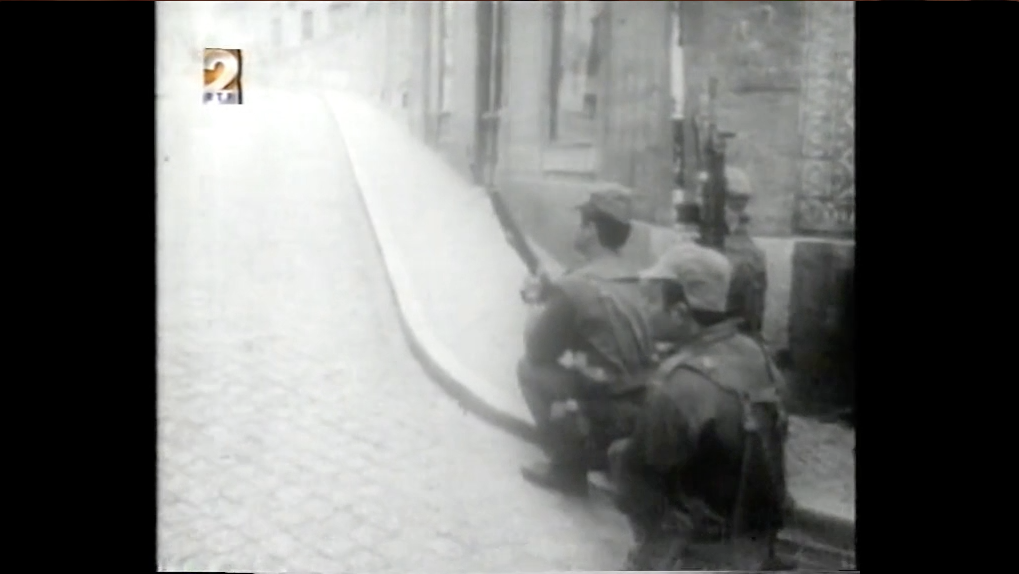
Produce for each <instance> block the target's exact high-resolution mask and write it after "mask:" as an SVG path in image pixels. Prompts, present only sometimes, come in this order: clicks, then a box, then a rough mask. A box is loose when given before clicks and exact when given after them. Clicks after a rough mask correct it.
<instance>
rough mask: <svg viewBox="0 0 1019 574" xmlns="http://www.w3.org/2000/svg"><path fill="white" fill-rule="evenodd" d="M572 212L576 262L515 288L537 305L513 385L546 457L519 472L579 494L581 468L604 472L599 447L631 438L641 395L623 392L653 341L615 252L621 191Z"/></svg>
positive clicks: (625, 224) (623, 205) (647, 364)
mask: <svg viewBox="0 0 1019 574" xmlns="http://www.w3.org/2000/svg"><path fill="white" fill-rule="evenodd" d="M579 210H580V228H579V230H578V233H577V237H576V240H575V248H576V249H577V251H578V252H580V253H581V254H582V255H583V256H584V258H585V259H586V262H585V263H584V264H583V265H582V266H581V267H579V268H578V269H575V270H573V271H570V272H569V273H567V274H566V275H565V276H563V277H562V278H560V279H558V280H557V281H554V282H549V281H547V280H546V281H541V282H538V283H535V284H529V285H526V286H525V300H528V301H529V302H534V303H539V302H540V303H541V306H540V307H536V308H535V310H536V312H535V313H534V314H533V315H532V316H531V317H530V319H529V321H528V324H527V326H526V333H525V356H524V357H523V359H521V360H520V363H519V365H518V367H517V379H518V380H519V383H520V390H521V392H522V394H523V396H524V399H525V401H526V403H527V406H528V408H529V409H530V411H531V414H532V416H533V417H534V421H535V423H536V424H537V427H538V431H539V434H540V437H541V439H542V445H543V446H544V447H545V450H546V452H547V453H548V455H549V458H550V459H551V462H550V464H547V465H541V466H536V467H525V468H524V469H522V473H523V476H524V478H525V479H527V480H528V481H530V482H532V483H534V484H537V485H539V486H542V487H545V488H552V489H556V490H559V491H562V492H566V493H569V494H574V495H581V496H583V495H586V494H587V490H588V483H587V472H588V470H589V469H591V468H592V467H595V468H596V467H598V466H601V467H603V468H604V467H605V466H607V464H608V460H607V454H608V453H607V451H608V447H609V445H610V444H612V441H614V440H616V439H619V438H622V437H625V436H629V434H630V432H631V431H632V424H631V423H632V420H633V417H634V415H635V413H636V412H637V411H638V410H639V404H640V399H641V398H642V391H643V387H642V386H641V385H639V384H637V385H632V388H631V384H632V383H633V381H634V378H639V377H640V376H643V375H646V374H648V373H649V372H650V370H651V369H652V368H653V360H654V343H653V341H652V337H651V327H650V323H649V321H648V317H647V312H646V309H647V307H646V305H645V303H644V300H643V298H642V297H641V294H640V290H639V286H638V284H637V282H636V281H635V280H634V279H635V277H636V271H637V270H636V269H633V268H631V267H630V266H629V265H628V264H627V263H626V262H625V261H624V260H623V258H622V257H621V256H620V254H619V250H620V249H622V247H623V245H625V244H626V241H627V239H628V238H629V236H630V229H631V223H630V212H631V198H630V195H629V192H628V191H627V190H625V189H624V188H621V187H614V186H613V187H610V188H607V189H604V190H602V191H598V192H595V193H593V194H591V197H590V199H589V200H588V201H587V203H585V204H583V205H581V206H580V207H579ZM538 286H541V287H542V288H541V289H540V291H542V292H544V293H543V294H542V296H541V297H540V298H539V297H536V296H534V292H535V287H538ZM564 358H568V360H566V361H564ZM564 363H565V364H564ZM581 421H583V422H582V423H581ZM585 427H586V428H585Z"/></svg>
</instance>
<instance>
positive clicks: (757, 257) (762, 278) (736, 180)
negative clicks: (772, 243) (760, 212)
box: [725, 167, 768, 338]
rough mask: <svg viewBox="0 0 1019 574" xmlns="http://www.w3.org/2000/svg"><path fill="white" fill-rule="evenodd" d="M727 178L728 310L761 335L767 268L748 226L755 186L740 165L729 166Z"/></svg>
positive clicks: (748, 329)
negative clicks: (749, 204) (749, 207)
mask: <svg viewBox="0 0 1019 574" xmlns="http://www.w3.org/2000/svg"><path fill="white" fill-rule="evenodd" d="M725 179H726V182H727V183H728V189H727V190H726V199H725V211H726V231H727V232H726V237H725V255H726V257H728V258H729V261H730V263H732V266H733V276H732V285H730V288H729V302H728V310H729V312H730V313H731V314H732V316H734V317H740V318H742V319H743V322H742V324H741V325H740V330H741V331H742V332H744V333H746V334H748V335H752V336H755V337H758V338H759V337H760V336H761V329H762V327H763V326H764V297H765V294H766V293H767V290H768V268H767V261H766V260H765V256H764V252H763V251H761V249H760V248H759V247H758V246H757V244H756V243H754V240H753V239H752V238H751V237H750V233H749V230H748V228H747V223H748V222H749V217H747V215H746V208H747V204H748V203H750V200H751V199H752V198H753V188H752V187H751V186H750V178H749V177H747V174H746V173H745V172H744V171H743V170H741V169H739V168H733V167H726V168H725Z"/></svg>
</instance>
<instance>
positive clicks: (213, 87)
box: [205, 48, 241, 92]
mask: <svg viewBox="0 0 1019 574" xmlns="http://www.w3.org/2000/svg"><path fill="white" fill-rule="evenodd" d="M218 66H222V70H220V72H219V73H218V74H217V73H216V68H217V67H218ZM240 80H241V51H240V50H227V49H222V48H206V50H205V90H206V91H209V92H219V91H223V90H226V89H227V88H228V86H229V87H230V89H233V90H238V89H239V88H240Z"/></svg>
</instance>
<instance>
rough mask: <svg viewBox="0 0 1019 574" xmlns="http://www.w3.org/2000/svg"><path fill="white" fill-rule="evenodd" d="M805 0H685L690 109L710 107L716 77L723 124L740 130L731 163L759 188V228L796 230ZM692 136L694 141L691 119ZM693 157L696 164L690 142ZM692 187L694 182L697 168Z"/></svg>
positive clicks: (780, 233) (755, 217)
mask: <svg viewBox="0 0 1019 574" xmlns="http://www.w3.org/2000/svg"><path fill="white" fill-rule="evenodd" d="M806 4H807V3H805V2H683V3H682V4H681V12H680V18H681V19H680V22H681V24H682V27H683V55H684V58H685V62H684V64H683V68H684V72H685V74H686V81H685V85H686V90H687V93H686V97H685V102H686V110H685V116H686V117H688V118H689V117H694V116H695V115H697V114H698V113H703V112H704V109H705V98H706V89H707V84H708V79H709V77H712V76H713V77H715V78H717V79H718V82H719V87H718V95H717V98H716V103H715V108H716V114H717V121H718V125H719V127H720V128H721V129H723V130H729V131H734V132H736V133H737V137H736V138H735V139H734V140H732V141H731V142H730V143H729V147H728V156H727V160H728V163H729V165H732V166H736V167H740V168H743V169H744V170H746V172H747V174H748V175H749V176H750V178H751V180H752V182H753V185H754V188H755V190H756V191H757V196H756V197H755V199H754V202H753V203H752V204H751V206H750V209H749V213H750V215H751V216H752V221H751V230H752V233H754V234H755V235H768V236H777V237H788V236H790V235H792V234H793V228H792V221H793V205H794V198H795V196H796V193H797V190H798V187H799V154H800V134H799V131H798V123H799V100H800V94H799V85H800V77H799V72H800V60H801V48H802V45H803V41H804V30H805V22H806V9H805V5H806ZM687 138H688V139H687V141H693V139H694V138H693V133H692V132H691V131H690V128H689V126H688V134H687ZM686 151H687V157H686V158H684V159H685V161H686V163H687V165H695V164H696V158H695V156H694V155H693V153H694V148H693V146H687V150H686ZM686 175H687V179H688V181H687V182H686V187H687V189H695V188H696V185H695V183H694V181H693V178H694V177H695V176H696V174H695V172H694V170H688V171H687V174H686Z"/></svg>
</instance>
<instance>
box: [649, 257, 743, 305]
mask: <svg viewBox="0 0 1019 574" xmlns="http://www.w3.org/2000/svg"><path fill="white" fill-rule="evenodd" d="M640 278H641V279H643V280H646V281H653V280H665V281H675V282H676V283H679V284H680V285H682V286H683V292H684V294H685V295H686V301H687V303H688V304H689V305H690V307H691V308H693V309H698V310H701V311H714V312H717V313H724V312H725V311H726V303H727V300H728V296H729V283H730V282H731V281H732V264H731V263H730V262H729V259H728V258H726V257H725V256H724V255H722V254H721V253H719V252H717V251H715V250H713V249H708V248H706V247H702V246H700V245H697V244H695V243H678V244H676V245H673V246H672V247H670V248H669V249H668V250H666V252H665V253H663V254H662V256H661V257H660V258H659V259H658V261H657V262H655V264H654V265H652V266H651V267H650V268H648V269H646V270H644V271H643V272H641V274H640Z"/></svg>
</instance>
